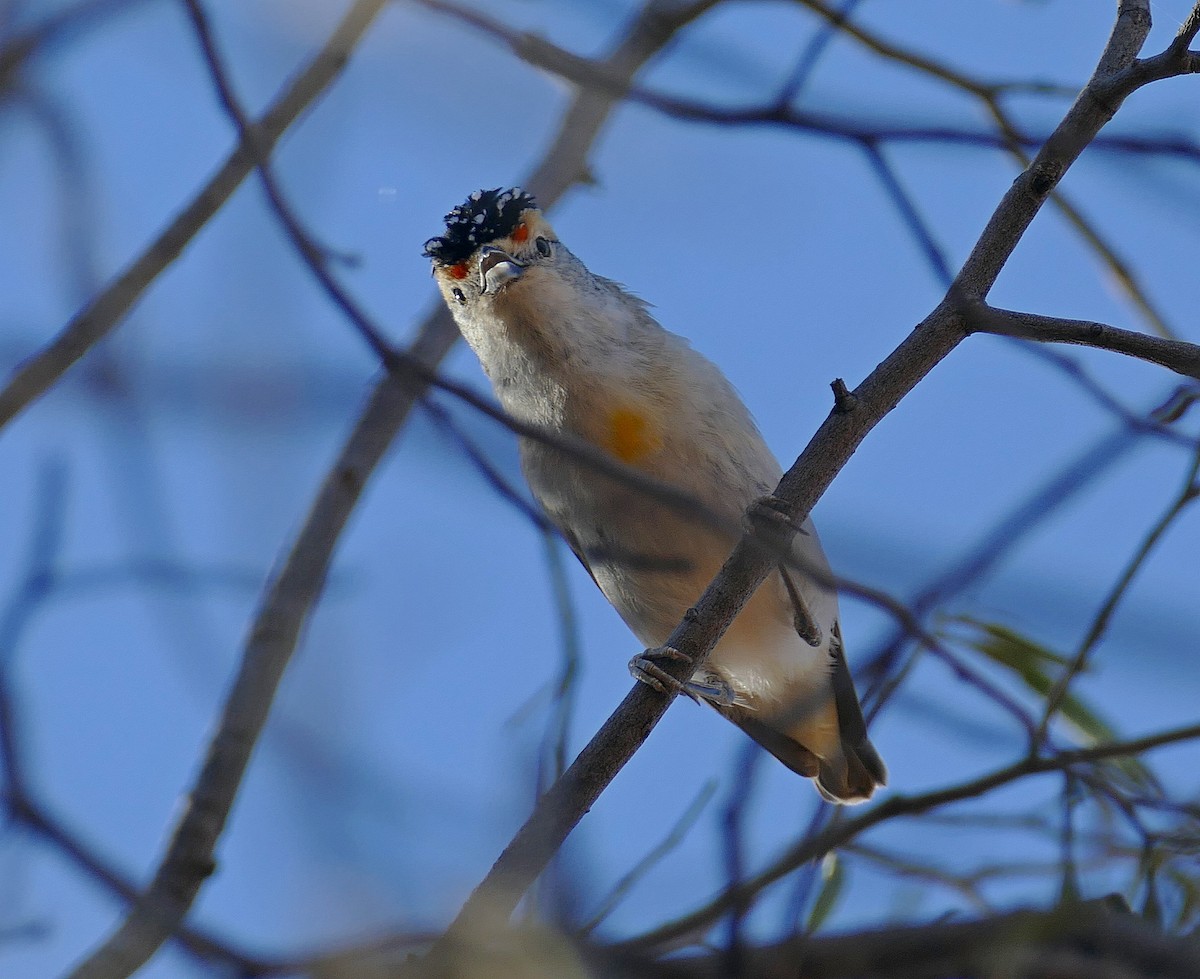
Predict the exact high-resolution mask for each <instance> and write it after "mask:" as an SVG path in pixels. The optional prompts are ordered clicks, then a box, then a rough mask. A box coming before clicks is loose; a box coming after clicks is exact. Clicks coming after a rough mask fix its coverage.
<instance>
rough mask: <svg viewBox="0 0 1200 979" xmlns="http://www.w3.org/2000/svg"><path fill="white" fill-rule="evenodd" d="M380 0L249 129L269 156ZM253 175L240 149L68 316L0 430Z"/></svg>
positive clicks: (249, 157) (342, 62) (333, 38)
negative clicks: (116, 273)
mask: <svg viewBox="0 0 1200 979" xmlns="http://www.w3.org/2000/svg"><path fill="white" fill-rule="evenodd" d="M386 6H387V0H356V2H355V4H354V6H352V7H351V8H350V10H349V11H348V12H347V13H346V16H345V17H343V18H342V21H341V23H340V24H339V25H338V26H337V29H336V30H335V31H334V32H333V34H331V35H330V37H329V40H328V41H327V42H326V43H325V46H324V47H323V48H322V49H321V51H320V52H319V53H318V54H317V56H316V57H315V58H313V60H312V61H311V62H309V65H308V67H307V68H305V69H304V71H302V72H301V73H300V74H299V75H298V76H296V78H295V80H294V81H292V83H291V84H290V85H289V86H288V87H287V89H286V91H284V92H283V94H282V95H280V96H279V98H277V99H276V100H275V103H274V104H273V105H272V106H271V108H269V109H268V110H267V111H266V112H265V113H264V114H263V116H262V117H261V119H260V120H259V121H258V122H257V123H255V124H254V126H253V127H252V129H253V132H254V138H255V141H256V142H257V144H258V145H259V146H261V147H264V148H266V149H267V150H268V151H269V150H270V149H271V148H273V147H274V146H275V144H276V143H277V142H278V141H279V139H280V137H281V136H283V134H284V133H285V132H286V131H287V129H288V128H289V127H290V126H291V125H292V124H293V123H294V122H295V121H296V120H297V119H298V118H299V117H300V115H301V114H302V113H303V112H304V110H305V109H307V108H308V107H309V105H311V104H312V102H313V101H314V100H315V99H316V98H317V97H318V96H320V95H321V93H322V92H324V91H325V89H326V88H328V87H329V85H330V84H332V82H333V81H334V80H335V79H336V78H337V77H338V75H340V74H341V72H342V69H343V68H345V66H346V62H347V61H348V60H349V58H350V55H351V53H352V52H353V51H354V48H355V47H356V46H357V45H358V42H359V40H360V39H361V38H362V36H363V34H364V32H365V31H366V30H367V28H368V27H369V26H370V24H371V22H372V21H373V20H374V19H375V17H376V16H377V15H378V14H379V12H380V11H381V10H382V9H383V8H384V7H386ZM253 169H254V154H253V153H252V152H251V148H250V146H249V145H247V144H245V143H241V144H239V145H238V146H237V148H235V149H234V151H233V152H232V153H231V154H230V155H229V156H228V158H226V160H225V163H224V164H222V166H221V169H220V170H218V171H217V172H216V174H215V175H214V176H213V177H212V178H211V179H210V180H209V181H208V183H207V184H205V186H204V187H203V189H201V190H200V192H199V193H198V194H197V195H196V196H195V197H194V198H192V200H191V201H190V202H189V203H188V204H187V206H186V207H184V209H183V210H182V211H180V212H179V214H178V215H177V216H176V217H175V219H174V220H173V221H171V223H170V224H168V225H167V227H166V228H165V229H164V230H163V231H162V233H161V234H160V235H159V236H158V238H157V239H155V241H154V242H153V243H152V244H151V245H150V247H149V248H147V249H146V250H145V251H144V252H142V254H141V255H139V256H138V257H137V258H136V259H134V261H133V263H132V264H131V265H130V266H129V267H128V268H127V269H126V270H125V271H124V272H122V273H121V274H120V275H119V276H118V277H117V278H116V279H115V280H113V282H111V283H110V284H109V285H108V287H107V288H105V289H104V291H103V292H101V293H100V294H99V295H98V296H96V297H95V298H94V299H93V300H92V301H91V302H89V303H88V304H87V305H86V306H85V307H84V308H83V309H82V310H80V311H79V312H78V313H76V314H75V316H74V317H72V319H71V321H70V322H69V323H68V324H67V325H66V326H65V327H63V328H62V330H61V331H60V332H59V334H58V336H56V337H55V338H54V339H53V340H52V341H51V342H50V343H49V344H48V345H47V346H45V347H44V348H42V349H41V350H40V351H38V353H36V354H35V355H34V356H32V357H30V358H29V359H28V360H27V361H25V362H24V363H23V364H21V365H20V366H19V367H18V368H17V369H16V370H15V371H14V372H13V374H12V376H11V377H10V378H9V379H8V383H7V384H6V385H5V387H4V389H3V390H2V391H0V428H3V426H5V425H7V424H8V423H9V422H10V421H12V420H13V418H15V417H16V416H17V415H18V414H20V413H21V412H22V411H24V410H25V408H27V407H28V406H29V405H30V404H31V403H32V402H33V401H35V400H36V399H37V398H39V397H40V396H41V395H43V394H44V393H45V392H46V391H47V390H48V389H49V388H50V387H51V385H53V384H54V383H55V382H56V381H58V379H59V378H60V377H62V375H63V374H65V373H66V372H67V370H68V369H69V368H70V367H71V366H72V365H74V364H75V362H76V361H77V360H79V358H81V357H82V356H83V355H84V354H85V353H87V352H88V351H89V350H90V349H91V348H92V347H93V346H94V345H95V344H96V343H98V342H99V341H100V340H103V339H104V337H106V336H107V335H108V334H109V333H110V332H111V331H112V330H113V329H114V328H115V327H116V325H117V324H118V323H119V322H121V320H122V319H123V318H124V317H125V316H126V314H128V312H129V311H130V310H131V309H132V308H133V306H134V304H135V303H136V302H137V301H138V300H139V299H141V297H142V294H143V293H145V291H146V290H147V289H148V288H149V287H150V285H151V284H152V283H153V282H154V281H155V280H156V279H157V278H158V276H159V275H161V274H162V272H163V271H164V270H165V269H166V268H167V267H168V266H169V265H170V264H171V263H172V262H174V261H175V259H177V258H178V257H179V256H180V255H181V254H182V252H183V249H184V248H185V247H187V245H188V243H189V242H191V240H192V239H193V238H194V237H195V236H196V235H197V234H198V233H199V232H200V229H201V228H203V227H204V226H205V225H206V224H207V223H208V221H209V220H210V219H211V218H212V217H213V215H215V214H216V213H217V211H219V210H220V209H221V207H222V206H223V205H224V204H225V202H226V201H227V200H229V198H230V197H231V196H232V195H233V192H234V191H235V190H237V188H238V187H239V186H240V185H241V183H242V181H243V180H245V179H246V177H247V176H249V174H250V172H251V171H252V170H253Z"/></svg>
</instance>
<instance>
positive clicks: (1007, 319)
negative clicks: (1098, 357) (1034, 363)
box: [969, 306, 1200, 379]
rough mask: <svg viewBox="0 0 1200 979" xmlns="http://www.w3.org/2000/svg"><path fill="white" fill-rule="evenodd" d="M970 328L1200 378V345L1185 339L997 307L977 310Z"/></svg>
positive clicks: (977, 331) (973, 330)
mask: <svg viewBox="0 0 1200 979" xmlns="http://www.w3.org/2000/svg"><path fill="white" fill-rule="evenodd" d="M969 328H970V329H971V331H972V332H975V333H992V334H995V335H997V336H1006V337H1021V338H1022V339H1025V340H1040V341H1044V342H1047V343H1076V344H1079V345H1080V346H1084V347H1099V348H1100V349H1102V350H1111V351H1113V353H1119V354H1125V355H1126V356H1127V357H1136V358H1138V359H1139V360H1146V361H1149V362H1150V363H1152V364H1158V365H1159V366H1160V367H1166V368H1167V369H1168V370H1172V371H1175V373H1176V374H1182V375H1183V376H1184V377H1194V378H1197V379H1200V345H1198V344H1195V343H1187V342H1186V341H1183V340H1168V339H1165V338H1163V337H1152V336H1147V335H1146V334H1145V333H1137V332H1135V331H1133V330H1122V329H1120V328H1119V327H1116V326H1109V325H1107V324H1105V323H1097V322H1094V321H1092V320H1072V319H1062V318H1060V317H1057V316H1041V315H1039V314H1037V313H1020V312H1014V311H1013V310H1009V309H998V308H996V307H995V306H989V307H987V308H984V309H980V310H978V312H975V311H973V312H972V315H971V317H970V324H969Z"/></svg>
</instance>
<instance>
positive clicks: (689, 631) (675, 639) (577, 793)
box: [435, 0, 1200, 954]
mask: <svg viewBox="0 0 1200 979" xmlns="http://www.w3.org/2000/svg"><path fill="white" fill-rule="evenodd" d="M1149 29H1150V11H1149V2H1148V0H1140V2H1125V3H1122V4H1121V6H1120V8H1119V11H1118V15H1117V19H1116V23H1115V25H1114V27H1113V30H1112V34H1111V36H1110V38H1109V41H1108V44H1107V45H1106V47H1105V50H1104V52H1103V54H1102V55H1101V57H1100V60H1099V63H1098V66H1097V69H1096V71H1095V73H1094V75H1093V77H1092V79H1091V80H1090V81H1089V82H1088V84H1087V85H1086V86H1085V88H1084V89H1083V91H1082V92H1081V93H1080V95H1079V97H1078V98H1077V100H1076V101H1075V103H1074V104H1073V105H1072V106H1071V108H1070V109H1069V110H1068V112H1067V114H1066V116H1065V118H1064V119H1063V121H1062V122H1061V123H1060V124H1059V126H1058V127H1057V128H1056V129H1055V130H1054V132H1053V133H1052V134H1051V135H1050V137H1049V139H1048V140H1047V141H1046V144H1045V145H1044V146H1043V147H1042V149H1041V150H1040V151H1039V152H1038V154H1037V157H1036V158H1035V159H1034V161H1033V163H1032V164H1031V165H1030V167H1029V168H1028V169H1027V170H1026V171H1025V172H1024V173H1023V174H1021V175H1020V176H1019V177H1018V178H1017V179H1016V181H1015V182H1014V183H1013V185H1012V186H1011V187H1010V188H1009V190H1008V191H1007V193H1005V195H1004V197H1003V199H1002V200H1001V202H1000V204H999V205H998V206H997V208H996V210H995V212H994V213H993V215H992V217H991V219H990V220H989V222H988V224H987V227H986V228H985V229H984V231H983V233H982V235H981V236H980V238H979V240H978V242H977V243H976V246H975V248H974V249H973V250H972V252H971V255H970V257H969V258H968V259H967V261H966V263H965V265H964V266H963V268H962V270H961V271H960V272H959V274H958V276H957V277H956V279H955V281H954V283H953V285H952V288H951V290H950V293H949V294H948V295H947V297H946V298H945V299H944V300H943V301H942V303H941V304H940V305H939V306H938V307H937V309H935V310H934V311H933V312H932V313H931V314H930V315H929V316H928V317H926V319H925V320H924V321H922V323H920V324H919V325H918V326H917V327H916V328H915V329H914V331H913V332H912V334H911V335H910V336H909V337H908V338H907V339H906V340H905V341H904V342H903V343H901V345H900V346H899V347H898V348H897V349H896V350H895V351H893V353H892V354H891V355H889V356H888V357H887V359H886V360H884V361H883V363H882V364H880V365H879V367H877V368H876V369H875V371H873V372H872V374H871V375H870V376H869V377H868V378H867V379H866V380H865V381H864V382H863V383H862V384H860V385H859V386H858V387H857V388H856V389H855V390H854V392H853V397H852V398H847V399H838V400H839V403H838V404H837V405H836V406H835V409H834V411H833V412H832V413H831V414H830V416H829V417H828V418H827V419H826V421H825V422H824V423H823V424H822V425H821V427H820V429H819V430H818V431H817V433H816V434H815V435H814V436H813V438H812V440H811V441H810V442H809V444H808V446H807V447H806V448H805V450H804V451H803V452H802V453H801V455H800V457H799V458H798V459H797V460H796V462H795V464H794V465H793V466H792V468H791V469H790V470H789V471H788V472H787V473H786V474H785V475H784V477H783V479H782V480H781V482H780V484H779V486H778V488H777V489H776V492H775V495H776V496H777V497H779V499H780V501H781V503H782V509H784V510H785V512H786V516H787V517H788V518H789V519H790V520H792V521H793V522H794V523H798V522H800V521H802V520H803V519H804V518H805V517H806V516H807V514H808V513H809V511H810V510H811V509H812V506H813V504H814V503H815V502H816V501H817V499H818V498H819V497H820V496H821V494H822V493H823V492H824V491H825V489H826V488H827V487H828V485H829V484H830V482H832V480H833V478H834V476H835V475H836V474H837V473H838V471H839V470H840V469H841V467H842V466H844V465H845V463H846V462H847V461H848V460H849V458H850V456H851V455H852V454H853V452H854V450H855V449H856V448H857V447H858V445H859V444H860V443H861V442H862V440H863V439H864V438H865V437H866V435H867V434H868V432H870V431H871V429H872V428H874V426H875V425H876V424H877V423H878V422H879V421H880V420H881V419H882V418H883V417H884V416H885V415H886V414H887V413H888V412H890V411H891V410H892V408H894V407H895V406H896V405H897V404H898V403H899V402H900V400H901V399H902V398H903V397H904V396H905V395H906V394H908V393H909V392H910V391H911V390H912V389H913V388H914V387H915V386H916V385H917V384H918V383H920V381H921V379H922V378H923V377H924V376H925V375H926V374H927V373H928V372H929V371H930V370H932V369H933V367H935V366H936V365H937V364H938V363H939V362H940V361H941V360H942V359H943V358H945V357H946V356H947V355H948V354H949V353H950V352H951V351H952V350H953V349H954V348H955V347H956V346H957V345H958V343H959V342H960V341H961V340H962V339H964V337H965V336H966V330H965V329H964V320H965V315H964V313H965V309H964V304H966V303H971V302H982V301H983V300H984V298H985V297H986V295H987V293H988V291H989V290H990V289H991V287H992V284H993V283H994V282H995V280H996V277H997V276H998V275H999V273H1000V270H1001V269H1002V268H1003V267H1004V265H1005V263H1006V262H1007V260H1008V258H1009V256H1010V255H1011V253H1012V251H1013V249H1015V248H1016V246H1017V244H1018V242H1019V241H1020V240H1021V238H1022V236H1023V235H1024V233H1025V231H1026V229H1027V228H1028V227H1029V224H1030V222H1032V220H1033V218H1034V217H1035V216H1036V215H1037V213H1038V211H1039V210H1040V208H1041V206H1042V204H1043V203H1044V202H1045V200H1046V199H1047V197H1048V195H1049V194H1050V192H1051V191H1052V190H1053V189H1054V187H1055V186H1056V185H1057V183H1058V181H1059V180H1060V179H1061V177H1062V176H1063V174H1064V173H1065V172H1066V170H1067V169H1068V167H1069V166H1070V165H1071V164H1072V163H1073V162H1074V161H1075V159H1076V158H1077V157H1078V156H1079V154H1080V153H1082V152H1083V150H1084V149H1085V148H1086V147H1087V146H1088V145H1090V144H1091V142H1092V141H1093V140H1094V139H1095V137H1096V134H1097V133H1098V132H1099V131H1100V129H1101V128H1102V127H1103V126H1104V125H1105V124H1106V123H1107V122H1108V121H1109V119H1111V118H1112V116H1113V114H1114V113H1115V112H1116V111H1117V109H1118V108H1119V106H1120V104H1121V102H1122V101H1123V100H1124V99H1125V98H1126V97H1127V96H1128V95H1129V94H1130V93H1132V92H1133V91H1135V90H1136V89H1137V88H1138V87H1139V86H1140V85H1141V84H1143V83H1142V82H1141V80H1140V76H1139V75H1138V74H1137V73H1136V72H1135V71H1133V70H1132V66H1134V64H1135V61H1136V58H1137V54H1138V52H1139V51H1140V49H1141V47H1142V45H1143V44H1144V42H1145V39H1146V36H1147V34H1148V33H1149ZM772 567H773V560H772V558H771V556H770V555H769V554H767V553H764V552H763V549H762V547H761V546H760V545H759V544H757V543H756V542H755V541H754V540H753V539H752V538H750V537H743V538H742V540H741V541H740V543H739V544H738V546H737V548H736V549H735V550H734V552H733V554H732V555H731V556H730V558H729V559H728V560H727V561H726V562H725V565H724V567H723V568H722V569H721V572H720V573H719V574H718V576H717V577H716V579H714V581H713V582H712V583H711V584H710V585H709V587H708V588H707V589H706V590H705V592H704V594H703V596H702V597H701V598H700V600H699V601H698V602H697V604H696V606H695V607H694V608H693V609H690V610H689V612H688V614H687V615H686V616H685V618H684V621H683V622H681V623H680V625H679V626H678V627H677V628H676V629H675V630H674V632H673V633H672V634H671V636H670V637H669V639H668V640H667V643H666V644H667V645H668V646H670V647H672V648H674V649H676V650H679V651H680V652H682V653H683V654H684V658H685V660H686V662H684V663H681V664H679V665H674V664H673V665H672V668H671V669H670V671H669V672H670V673H671V675H672V676H674V677H675V679H677V680H679V681H680V682H682V681H684V680H686V679H687V678H688V676H690V674H691V673H692V671H693V670H694V669H696V668H699V667H700V666H702V665H703V663H704V660H705V658H706V657H707V656H708V654H709V651H710V650H711V649H712V647H713V646H714V645H715V644H716V642H717V641H718V640H719V638H720V637H721V635H722V634H723V632H724V630H725V629H726V628H727V627H728V624H729V622H730V621H731V620H732V619H733V617H734V616H735V615H737V613H738V612H739V611H741V608H742V605H743V604H744V602H745V601H746V599H747V597H748V596H749V595H750V594H751V593H752V592H753V590H754V589H755V588H757V587H758V585H759V584H761V583H762V581H763V579H764V578H765V577H766V576H767V574H768V573H769V571H770V570H771V568H772ZM673 699H674V693H670V694H661V693H659V692H657V691H655V690H652V689H651V688H649V687H648V686H646V685H645V684H635V685H634V688H633V689H632V690H631V691H630V693H629V694H628V695H627V696H626V698H625V700H624V701H623V702H622V703H621V705H620V706H619V707H618V708H617V709H616V711H615V712H614V713H613V714H612V715H611V716H610V717H609V719H608V720H607V721H606V722H605V723H604V725H603V726H602V727H601V729H600V731H599V732H598V733H597V734H596V735H595V736H594V737H593V738H592V740H591V742H589V744H588V745H587V746H586V747H585V748H584V749H583V751H582V752H581V753H580V755H579V756H578V758H576V760H575V762H574V763H573V764H572V766H571V768H570V769H568V771H567V773H566V774H565V775H564V777H563V778H562V779H560V780H559V782H558V783H557V784H556V785H555V786H554V787H553V788H551V790H550V791H549V792H547V793H546V795H545V796H544V797H543V798H542V800H541V802H540V804H539V805H538V807H537V809H536V810H535V811H534V813H533V814H532V815H531V816H530V818H529V819H528V820H527V821H526V823H525V825H524V826H522V827H521V829H520V830H519V831H518V833H517V835H516V836H515V837H514V838H513V840H512V841H511V842H510V843H509V845H508V847H507V848H506V849H505V851H504V852H503V853H502V854H501V856H500V858H499V859H498V860H497V861H496V864H495V865H494V866H493V868H492V870H491V871H490V872H489V873H488V875H487V877H486V878H485V879H484V880H483V882H482V883H481V884H480V885H479V886H478V887H477V888H476V890H475V891H474V893H473V894H472V895H471V897H470V898H469V899H468V901H467V903H466V904H465V905H464V907H463V909H462V910H461V911H460V913H459V915H458V917H457V918H456V919H455V921H454V922H453V924H452V925H451V927H450V929H449V931H448V932H447V935H446V937H445V939H444V940H443V941H442V942H441V943H440V944H439V947H438V948H437V949H435V954H436V953H437V952H446V951H449V950H451V949H452V948H453V947H454V946H455V943H456V942H457V941H459V940H461V938H462V936H464V935H466V934H469V933H470V931H471V930H472V928H473V927H474V926H476V925H477V924H478V923H479V922H480V921H488V920H495V919H496V918H500V919H504V918H507V916H508V914H509V913H511V911H512V908H513V907H514V906H515V904H516V902H517V900H518V899H519V897H520V895H521V894H522V893H523V892H524V891H525V890H526V889H527V888H528V887H529V885H530V884H531V883H532V881H533V880H534V879H535V878H536V877H537V876H538V874H540V873H541V871H542V869H543V868H544V867H545V865H546V863H547V862H548V861H549V859H550V858H551V856H552V855H553V853H555V852H556V851H557V849H558V848H559V846H561V845H562V842H563V840H565V839H566V837H567V835H568V834H569V833H570V831H571V830H572V829H573V828H574V826H575V825H576V824H577V823H578V821H579V820H580V819H581V818H582V817H583V815H584V813H586V812H587V811H588V810H589V809H590V808H591V806H592V805H593V804H594V802H595V801H596V799H597V798H598V797H599V795H600V793H601V792H602V791H603V790H604V789H605V787H607V785H608V784H609V782H611V780H612V779H613V778H614V777H615V776H616V774H617V772H618V771H620V769H621V768H622V767H623V766H624V765H625V763H626V762H627V761H628V760H629V759H630V758H631V757H632V755H633V753H634V752H635V751H637V749H638V748H639V747H640V746H641V745H642V743H643V742H644V741H645V739H646V737H647V736H648V735H649V733H650V731H651V730H652V729H653V727H654V726H655V725H656V724H657V723H658V721H659V719H661V717H662V716H663V714H664V713H665V712H666V709H667V707H668V706H669V705H670V703H671V701H672V700H673ZM1196 733H1200V731H1195V730H1194V731H1190V732H1189V733H1187V734H1186V735H1182V734H1181V735H1176V736H1177V737H1185V736H1186V737H1191V736H1195V734H1196ZM1064 757H1065V756H1064ZM1044 763H1045V760H1044V759H1030V760H1028V761H1027V762H1024V763H1022V766H1023V765H1035V766H1037V765H1039V764H1044ZM1020 774H1022V775H1023V774H1029V771H1027V770H1025V769H1024V768H1023V767H1022V769H1021V771H1020ZM1010 777H1017V776H1010ZM989 787H990V785H989V783H987V782H986V781H981V782H977V783H975V785H974V790H975V791H976V792H982V791H987V789H988V788H989ZM928 798H929V802H930V804H929V805H928V806H926V808H931V807H932V806H933V805H940V804H942V801H948V800H939V801H934V800H935V799H936V798H937V797H934V796H931V797H928ZM897 801H898V798H894V799H891V800H888V801H887V802H885V803H883V805H882V806H880V807H878V808H876V809H874V810H872V812H875V813H881V812H885V811H887V809H888V807H889V806H891V805H896V804H897ZM860 818H866V817H860ZM857 823H858V821H856V820H849V821H847V822H846V823H845V824H843V825H844V826H854V825H857ZM828 832H833V831H832V830H831V831H828ZM828 849H829V848H828V847H826V848H825V850H824V851H823V852H828Z"/></svg>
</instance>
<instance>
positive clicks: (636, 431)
mask: <svg viewBox="0 0 1200 979" xmlns="http://www.w3.org/2000/svg"><path fill="white" fill-rule="evenodd" d="M604 448H606V449H607V450H608V451H609V452H611V453H612V454H613V455H615V456H616V457H617V458H618V459H620V460H621V461H622V462H627V463H634V462H637V461H638V460H639V459H643V458H645V457H646V456H648V455H650V454H651V453H652V452H656V451H657V450H659V449H661V448H662V435H661V434H660V433H659V431H658V429H657V428H656V427H655V426H654V425H653V424H652V423H651V420H650V419H649V418H647V417H646V415H645V414H644V413H643V412H641V411H639V410H637V409H636V408H617V409H615V410H614V411H613V412H612V413H611V414H610V415H609V416H608V435H607V438H605V440H604Z"/></svg>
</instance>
